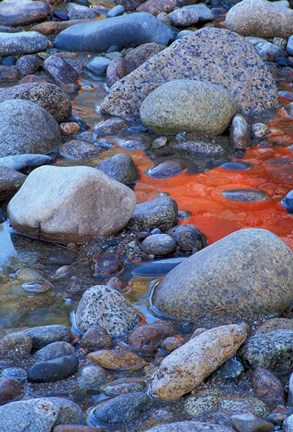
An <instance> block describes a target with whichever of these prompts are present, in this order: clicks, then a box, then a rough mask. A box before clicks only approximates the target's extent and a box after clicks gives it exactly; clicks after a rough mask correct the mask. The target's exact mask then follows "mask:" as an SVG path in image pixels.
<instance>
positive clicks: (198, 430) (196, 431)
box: [146, 421, 233, 432]
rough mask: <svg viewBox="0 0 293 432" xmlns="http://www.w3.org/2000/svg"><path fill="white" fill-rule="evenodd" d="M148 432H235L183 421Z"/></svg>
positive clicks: (207, 424) (205, 424) (212, 425)
mask: <svg viewBox="0 0 293 432" xmlns="http://www.w3.org/2000/svg"><path fill="white" fill-rule="evenodd" d="M146 432H233V429H230V428H227V427H224V426H219V425H217V424H215V423H203V422H197V421H183V422H177V423H166V424H162V425H159V426H155V427H153V428H151V429H148V430H147V431H146Z"/></svg>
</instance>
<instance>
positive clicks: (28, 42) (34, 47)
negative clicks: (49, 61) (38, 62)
mask: <svg viewBox="0 0 293 432" xmlns="http://www.w3.org/2000/svg"><path fill="white" fill-rule="evenodd" d="M0 6H1V5H0ZM0 14H1V9H0ZM0 19H1V15H0ZM47 48H49V39H47V38H46V36H44V35H42V34H40V33H38V32H32V31H26V32H18V33H0V55H1V56H8V55H14V54H17V55H20V54H31V53H35V52H39V51H46V49H47Z"/></svg>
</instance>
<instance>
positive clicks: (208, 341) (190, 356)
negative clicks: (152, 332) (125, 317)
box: [151, 295, 248, 400]
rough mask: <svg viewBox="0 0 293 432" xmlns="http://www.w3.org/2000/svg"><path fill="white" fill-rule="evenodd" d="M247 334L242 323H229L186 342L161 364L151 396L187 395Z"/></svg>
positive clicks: (159, 397) (232, 351)
mask: <svg viewBox="0 0 293 432" xmlns="http://www.w3.org/2000/svg"><path fill="white" fill-rule="evenodd" d="M182 296H183V295H182ZM247 331H248V326H247V325H246V324H244V323H242V324H231V325H226V326H221V327H216V328H213V329H211V330H207V331H205V332H203V333H201V334H200V335H199V336H197V337H195V338H192V339H190V341H189V342H187V343H185V344H184V345H182V346H181V347H180V348H178V349H176V350H175V351H173V352H172V353H171V354H169V355H168V356H167V357H166V358H165V359H164V360H163V361H162V363H161V364H160V366H159V368H158V370H157V371H156V373H155V375H154V377H153V378H152V381H151V395H152V396H154V397H157V398H158V399H163V400H170V399H178V398H179V397H180V396H183V395H184V394H186V393H189V392H190V391H192V390H193V389H194V388H196V387H197V386H198V385H200V384H201V383H202V382H203V381H204V379H205V378H206V377H207V376H209V375H210V374H211V373H212V372H214V371H215V370H216V369H217V368H218V367H219V366H221V365H222V364H223V363H224V362H225V361H226V360H228V359H229V358H231V357H233V356H234V355H235V354H236V352H237V350H238V348H239V347H240V346H241V345H242V343H243V342H244V341H245V339H246V337H247Z"/></svg>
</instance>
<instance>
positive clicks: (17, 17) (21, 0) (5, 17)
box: [0, 0, 51, 26]
mask: <svg viewBox="0 0 293 432" xmlns="http://www.w3.org/2000/svg"><path fill="white" fill-rule="evenodd" d="M50 12H51V10H50V6H49V4H48V2H45V1H32V0H3V1H2V2H1V3H0V24H2V25H12V26H22V25H28V24H33V23H36V22H38V21H42V20H43V19H45V18H47V16H48V15H49V14H50Z"/></svg>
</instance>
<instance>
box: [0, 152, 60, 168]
mask: <svg viewBox="0 0 293 432" xmlns="http://www.w3.org/2000/svg"><path fill="white" fill-rule="evenodd" d="M51 161H52V158H51V156H48V155H42V154H30V153H28V154H23V155H15V156H4V157H2V158H0V166H3V167H7V168H10V169H12V170H16V171H21V170H22V169H24V168H35V167H38V166H41V165H46V164H48V163H49V162H51Z"/></svg>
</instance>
